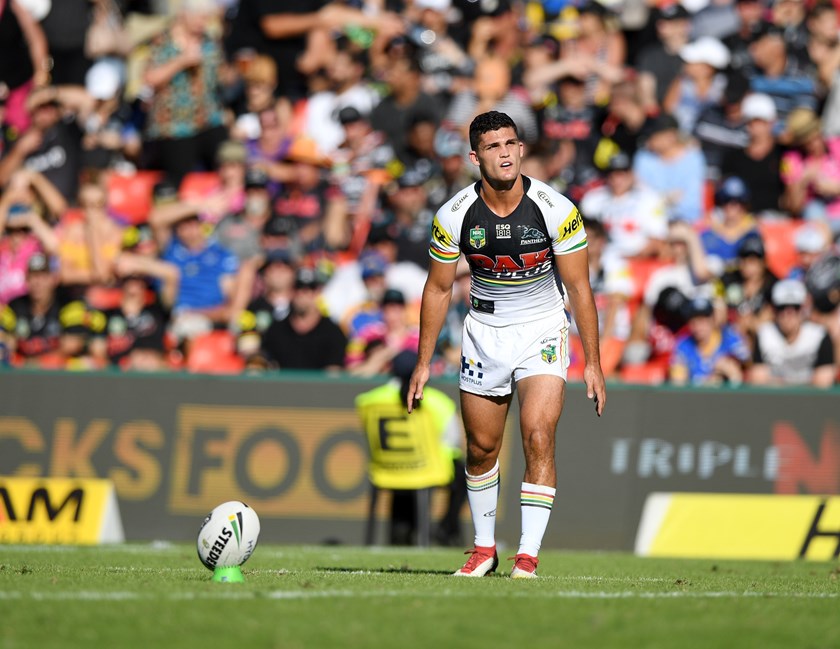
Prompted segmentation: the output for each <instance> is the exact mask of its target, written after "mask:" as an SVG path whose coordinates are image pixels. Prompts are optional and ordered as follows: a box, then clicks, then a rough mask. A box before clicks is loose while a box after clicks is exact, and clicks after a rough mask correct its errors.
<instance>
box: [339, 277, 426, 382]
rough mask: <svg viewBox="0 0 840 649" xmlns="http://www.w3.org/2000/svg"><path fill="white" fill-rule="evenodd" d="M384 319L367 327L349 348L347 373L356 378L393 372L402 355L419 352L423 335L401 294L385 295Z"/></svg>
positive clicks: (350, 342)
mask: <svg viewBox="0 0 840 649" xmlns="http://www.w3.org/2000/svg"><path fill="white" fill-rule="evenodd" d="M380 307H381V309H382V318H381V320H380V321H378V322H372V323H370V324H368V325H367V326H365V327H363V328H362V329H361V330H360V331H359V333H358V334H357V335H356V336H355V337H354V338H353V339H352V340H350V341H349V342H348V344H347V360H346V364H347V369H348V371H349V372H350V373H351V374H353V375H354V376H374V375H375V374H383V373H387V372H389V371H390V370H391V361H392V360H393V359H394V357H396V356H397V355H398V354H399V353H400V352H404V351H410V352H415V353H416V352H417V344H418V342H419V337H420V331H419V329H418V328H417V326H416V325H414V324H412V323H411V322H410V321H409V317H408V312H407V310H406V303H405V296H404V295H403V294H402V292H401V291H398V290H396V289H389V290H387V291H385V293H384V294H383V296H382V301H381V303H380Z"/></svg>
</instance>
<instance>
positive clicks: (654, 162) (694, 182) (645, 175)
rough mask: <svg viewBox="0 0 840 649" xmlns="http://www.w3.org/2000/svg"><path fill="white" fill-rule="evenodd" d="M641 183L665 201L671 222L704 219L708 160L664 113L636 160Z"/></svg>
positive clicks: (654, 122)
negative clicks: (672, 220)
mask: <svg viewBox="0 0 840 649" xmlns="http://www.w3.org/2000/svg"><path fill="white" fill-rule="evenodd" d="M633 171H634V172H635V174H636V178H637V179H638V180H639V182H641V183H643V184H645V185H647V186H648V187H650V188H651V189H653V190H654V191H656V192H658V193H659V194H660V195H661V196H662V197H663V198H664V199H665V210H666V214H667V215H668V219H669V220H670V219H679V220H682V221H686V222H687V223H696V222H697V221H699V220H700V219H701V217H702V216H703V210H704V198H703V188H704V185H705V177H706V159H705V157H704V156H703V152H702V151H701V150H700V149H699V147H697V146H696V145H694V144H692V143H690V142H688V141H687V140H686V138H685V137H684V135H683V134H681V133H680V130H679V123H678V122H677V120H676V119H675V118H674V117H673V116H672V115H668V114H666V113H662V114H661V115H659V116H658V117H657V118H656V119H655V120H653V121H652V123H651V126H650V132H649V135H648V138H647V141H646V143H645V148H644V149H640V150H639V151H638V152H637V153H636V156H635V158H634V159H633Z"/></svg>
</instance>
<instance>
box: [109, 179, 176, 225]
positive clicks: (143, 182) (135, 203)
mask: <svg viewBox="0 0 840 649" xmlns="http://www.w3.org/2000/svg"><path fill="white" fill-rule="evenodd" d="M161 178H163V174H162V173H161V172H159V171H137V172H135V173H133V174H120V173H112V174H110V175H109V176H108V179H107V180H106V182H105V189H106V192H107V194H108V199H107V200H108V211H109V212H110V213H111V214H112V215H113V216H114V217H115V218H117V219H119V220H120V221H123V222H125V223H128V224H130V225H138V224H140V223H145V222H146V221H147V220H148V218H149V212H150V211H151V209H152V196H153V194H154V187H155V185H156V184H157V183H158V182H160V180H161Z"/></svg>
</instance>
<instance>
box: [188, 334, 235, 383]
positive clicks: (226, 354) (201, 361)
mask: <svg viewBox="0 0 840 649" xmlns="http://www.w3.org/2000/svg"><path fill="white" fill-rule="evenodd" d="M235 346H236V340H235V338H234V337H233V335H232V334H231V333H229V332H227V331H211V332H210V333H206V334H203V335H201V336H196V337H195V338H193V339H192V340H191V341H190V343H189V347H188V349H189V351H188V352H187V371H188V372H192V373H199V374H239V373H240V372H241V371H242V370H243V369H244V368H245V361H244V360H243V359H242V358H240V357H239V356H237V354H236V349H235Z"/></svg>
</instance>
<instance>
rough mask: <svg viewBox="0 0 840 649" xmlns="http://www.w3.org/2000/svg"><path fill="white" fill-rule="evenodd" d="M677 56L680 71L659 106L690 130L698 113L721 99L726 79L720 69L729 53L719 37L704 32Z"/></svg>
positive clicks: (722, 69) (723, 68)
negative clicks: (680, 61) (704, 34)
mask: <svg viewBox="0 0 840 649" xmlns="http://www.w3.org/2000/svg"><path fill="white" fill-rule="evenodd" d="M680 58H681V59H682V60H683V68H682V71H681V73H680V74H679V75H678V76H677V77H676V78H675V79H674V81H672V82H671V86H670V88H668V92H667V93H666V95H665V98H664V99H663V101H662V109H663V110H664V111H665V112H666V113H671V114H672V115H674V117H675V118H676V119H677V123H678V124H679V126H680V130H681V131H683V133H691V132H692V131H693V130H694V126H695V124H696V123H697V120H698V118H699V117H700V114H701V113H702V112H703V111H704V110H705V109H706V108H709V107H711V106H715V105H716V104H719V103H720V101H721V100H722V99H723V93H724V90H725V89H726V83H727V80H726V75H725V74H723V71H724V70H726V68H727V66H728V65H729V61H730V55H729V50H728V49H726V46H725V45H724V44H723V43H721V42H720V41H719V40H718V39H716V38H712V37H710V36H704V37H702V38H698V39H697V40H696V41H693V42H691V43H688V44H687V45H685V46H684V47H683V48H682V49H681V50H680Z"/></svg>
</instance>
